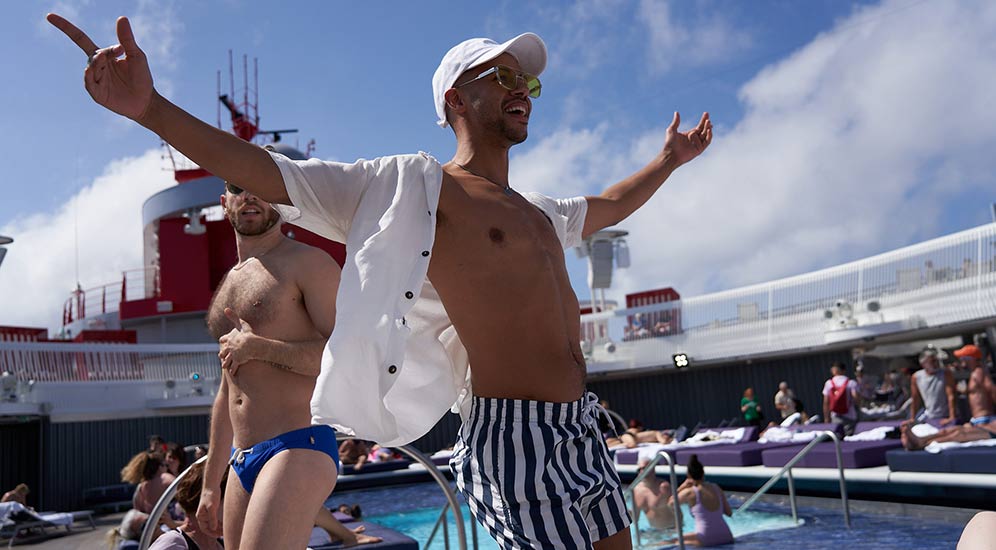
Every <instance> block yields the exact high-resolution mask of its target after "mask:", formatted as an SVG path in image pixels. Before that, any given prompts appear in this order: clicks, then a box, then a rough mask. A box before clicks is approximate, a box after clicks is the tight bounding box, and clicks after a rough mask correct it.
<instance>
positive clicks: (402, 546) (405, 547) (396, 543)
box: [309, 521, 418, 550]
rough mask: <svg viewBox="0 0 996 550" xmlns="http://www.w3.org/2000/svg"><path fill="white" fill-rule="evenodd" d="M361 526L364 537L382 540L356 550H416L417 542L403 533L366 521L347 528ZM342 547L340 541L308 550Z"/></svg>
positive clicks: (315, 546)
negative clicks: (368, 549)
mask: <svg viewBox="0 0 996 550" xmlns="http://www.w3.org/2000/svg"><path fill="white" fill-rule="evenodd" d="M361 525H362V526H365V527H366V530H365V531H364V532H363V534H364V535H370V536H371V537H380V538H382V539H384V540H383V541H381V542H378V543H376V544H364V545H363V546H360V547H357V548H363V549H367V548H378V549H384V550H388V549H390V550H418V541H416V540H415V539H413V538H411V537H409V536H408V535H405V534H404V533H399V532H397V531H395V530H393V529H388V528H387V527H384V526H382V525H377V524H376V523H369V522H366V521H359V522H356V523H351V524H350V525H349V527H350V528H351V529H353V528H356V527H359V526H361ZM326 540H328V539H326ZM342 547H343V546H342V541H339V542H334V543H329V544H322V545H314V546H310V547H309V548H312V549H313V550H333V549H336V548H342Z"/></svg>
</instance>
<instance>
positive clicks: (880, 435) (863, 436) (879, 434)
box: [844, 426, 898, 441]
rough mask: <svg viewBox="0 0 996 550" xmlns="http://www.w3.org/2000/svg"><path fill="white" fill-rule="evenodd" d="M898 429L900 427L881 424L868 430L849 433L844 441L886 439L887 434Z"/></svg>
mask: <svg viewBox="0 0 996 550" xmlns="http://www.w3.org/2000/svg"><path fill="white" fill-rule="evenodd" d="M896 429H898V428H895V427H893V426H879V427H878V428H872V429H870V430H868V431H867V432H861V433H859V434H854V435H849V436H847V437H845V438H844V441H882V440H883V439H885V436H886V434H888V433H889V432H891V431H892V430H896Z"/></svg>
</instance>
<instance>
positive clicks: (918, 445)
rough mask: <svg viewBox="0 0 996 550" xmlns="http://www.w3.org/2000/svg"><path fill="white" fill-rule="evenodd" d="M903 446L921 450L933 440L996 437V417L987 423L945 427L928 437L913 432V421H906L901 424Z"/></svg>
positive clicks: (958, 441) (976, 439) (965, 440)
mask: <svg viewBox="0 0 996 550" xmlns="http://www.w3.org/2000/svg"><path fill="white" fill-rule="evenodd" d="M900 430H902V431H901V433H902V436H901V439H902V441H903V447H906V449H907V450H909V451H919V450H920V449H923V448H924V447H926V446H927V445H929V444H930V443H933V442H937V443H949V442H955V443H967V442H969V441H979V440H983V439H996V419H992V420H990V421H989V422H988V423H986V424H974V425H973V424H965V425H963V426H951V427H950V428H943V429H941V430H940V431H939V432H937V433H936V434H933V435H929V436H926V437H918V436H917V435H916V434H914V433H913V422H910V421H906V422H903V425H902V426H900Z"/></svg>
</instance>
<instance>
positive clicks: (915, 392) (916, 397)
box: [910, 377, 923, 420]
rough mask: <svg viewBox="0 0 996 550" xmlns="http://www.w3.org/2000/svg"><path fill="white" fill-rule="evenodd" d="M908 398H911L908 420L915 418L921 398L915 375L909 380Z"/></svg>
mask: <svg viewBox="0 0 996 550" xmlns="http://www.w3.org/2000/svg"><path fill="white" fill-rule="evenodd" d="M910 393H911V395H910V399H912V400H913V403H912V405H911V406H910V420H916V413H917V411H919V410H920V403H921V401H923V399H922V398H921V397H920V387H919V386H917V384H916V377H913V378H912V379H911V380H910Z"/></svg>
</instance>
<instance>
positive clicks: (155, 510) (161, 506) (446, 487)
mask: <svg viewBox="0 0 996 550" xmlns="http://www.w3.org/2000/svg"><path fill="white" fill-rule="evenodd" d="M346 439H356V438H355V437H354V436H351V435H345V434H336V441H343V440H346ZM392 449H396V450H398V451H401V452H402V453H404V454H406V455H408V456H409V457H411V458H412V459H414V460H415V461H416V462H418V463H419V464H421V465H422V466H425V469H426V470H428V472H429V475H430V476H432V478H433V480H435V482H436V483H437V484H438V485H439V487H440V488H442V489H443V493H445V494H446V501H447V506H449V507H450V508H451V509H452V510H453V519H454V520H456V531H457V543H458V548H459V549H460V550H467V537H466V535H465V533H464V529H463V515H462V514H461V513H460V505H459V504H458V503H457V500H456V494H455V493H454V492H453V489H451V488H450V484H449V483H447V481H446V478H444V477H443V475H442V474H440V473H439V470H438V469H437V468H436V465H435V464H433V463H432V461H431V460H429V458H428V457H426V456H425V455H424V454H422V452H421V451H419V450H418V449H415V448H414V447H410V446H408V445H404V446H401V447H392ZM205 460H207V457H206V456H203V457H201V458H199V459H197V460H196V461H195V462H194V464H200V463H201V462H204V461H205ZM194 464H191V465H190V466H189V467H187V469H186V470H184V471H182V472H180V475H178V476H176V479H174V480H173V483H170V484H169V487H167V488H166V491H165V492H163V494H162V496H161V497H159V501H158V502H156V505H155V506H153V507H152V512H151V513H149V519H148V520H147V521H146V522H145V528H144V529H142V538H141V539H139V543H138V548H139V550H148V548H149V546H150V545H151V544H152V534H153V533H154V532H155V529H157V528H158V527H159V521H158V520H159V517H160V516H161V515H162V514H163V512H165V511H166V507H167V506H169V503H170V501H171V500H173V496H174V495H175V494H176V486H177V485H178V484H179V483H180V480H181V479H183V477H184V476H185V475H187V472H189V471H190V468H193V466H194ZM448 539H449V536H448V535H447V544H446V547H447V548H449V540H448Z"/></svg>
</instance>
